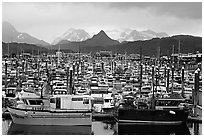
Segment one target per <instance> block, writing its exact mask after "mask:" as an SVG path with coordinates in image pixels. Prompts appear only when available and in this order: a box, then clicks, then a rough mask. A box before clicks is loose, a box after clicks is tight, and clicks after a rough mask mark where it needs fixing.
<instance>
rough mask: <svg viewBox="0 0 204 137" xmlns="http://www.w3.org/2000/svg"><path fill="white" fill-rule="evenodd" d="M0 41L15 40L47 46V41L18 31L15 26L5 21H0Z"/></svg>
mask: <svg viewBox="0 0 204 137" xmlns="http://www.w3.org/2000/svg"><path fill="white" fill-rule="evenodd" d="M2 41H3V42H17V43H28V44H39V45H44V46H47V45H49V43H47V42H45V41H42V40H39V39H37V38H35V37H32V36H30V35H29V34H27V33H22V32H18V31H17V30H16V29H15V27H14V26H13V25H12V24H11V23H9V22H7V21H3V22H2Z"/></svg>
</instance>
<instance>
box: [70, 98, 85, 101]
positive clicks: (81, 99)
mask: <svg viewBox="0 0 204 137" xmlns="http://www.w3.org/2000/svg"><path fill="white" fill-rule="evenodd" d="M72 101H83V98H72Z"/></svg>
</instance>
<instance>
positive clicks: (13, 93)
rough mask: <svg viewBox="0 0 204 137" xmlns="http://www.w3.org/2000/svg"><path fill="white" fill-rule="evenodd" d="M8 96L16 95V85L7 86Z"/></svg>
mask: <svg viewBox="0 0 204 137" xmlns="http://www.w3.org/2000/svg"><path fill="white" fill-rule="evenodd" d="M5 94H6V97H13V98H14V97H16V88H14V87H8V88H6V92H5Z"/></svg>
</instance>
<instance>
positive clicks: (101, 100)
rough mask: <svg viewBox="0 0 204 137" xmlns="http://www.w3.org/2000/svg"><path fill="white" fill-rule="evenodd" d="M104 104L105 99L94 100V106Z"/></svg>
mask: <svg viewBox="0 0 204 137" xmlns="http://www.w3.org/2000/svg"><path fill="white" fill-rule="evenodd" d="M103 103H104V100H103V98H95V99H94V100H93V104H103Z"/></svg>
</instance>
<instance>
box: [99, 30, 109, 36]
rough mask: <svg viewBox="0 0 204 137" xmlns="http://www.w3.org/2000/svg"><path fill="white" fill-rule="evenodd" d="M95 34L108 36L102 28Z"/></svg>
mask: <svg viewBox="0 0 204 137" xmlns="http://www.w3.org/2000/svg"><path fill="white" fill-rule="evenodd" d="M97 35H106V36H108V35H107V34H106V33H105V31H104V30H101V31H100V32H99V33H98V34H97Z"/></svg>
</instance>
